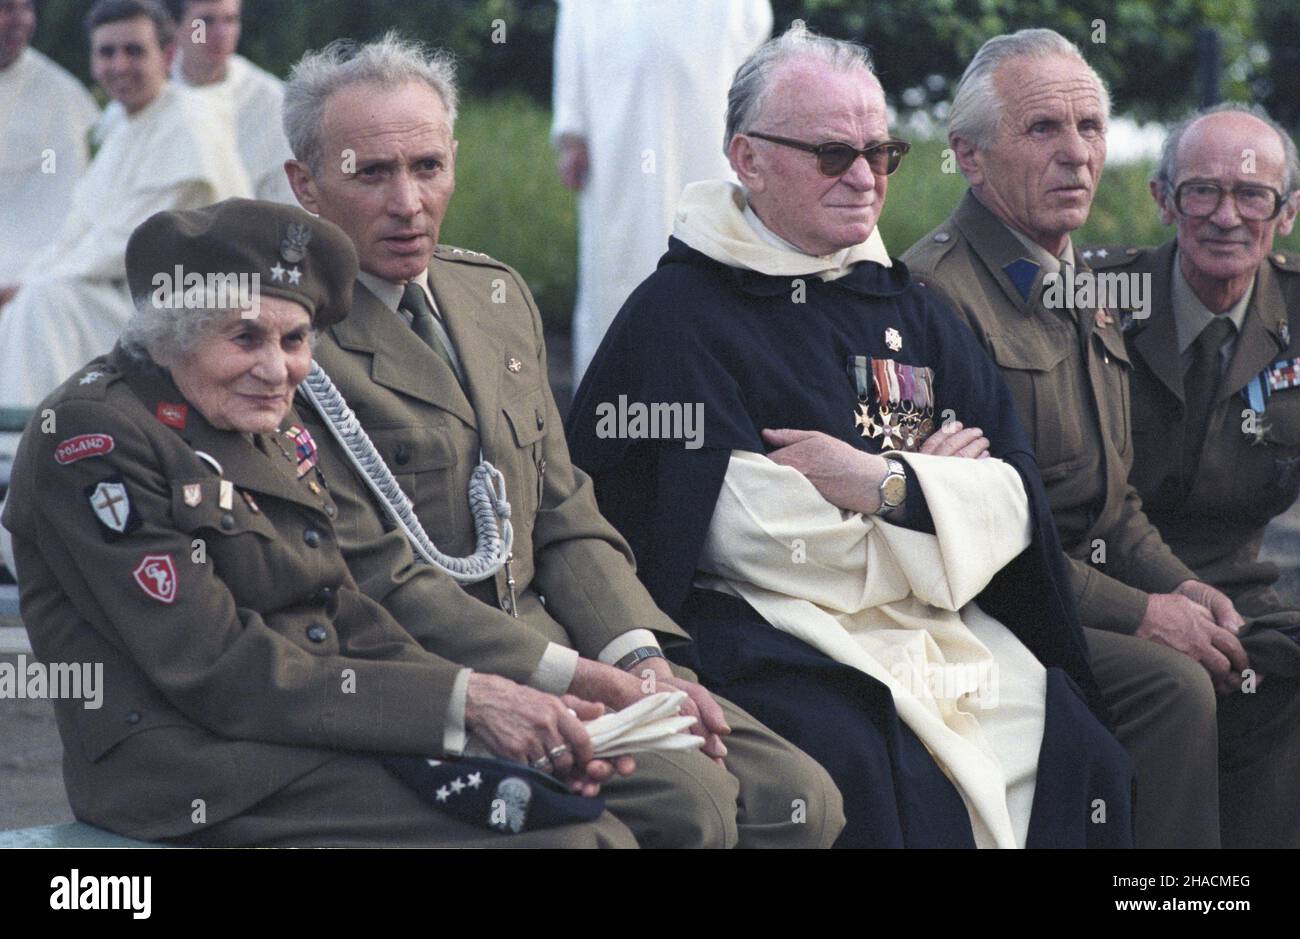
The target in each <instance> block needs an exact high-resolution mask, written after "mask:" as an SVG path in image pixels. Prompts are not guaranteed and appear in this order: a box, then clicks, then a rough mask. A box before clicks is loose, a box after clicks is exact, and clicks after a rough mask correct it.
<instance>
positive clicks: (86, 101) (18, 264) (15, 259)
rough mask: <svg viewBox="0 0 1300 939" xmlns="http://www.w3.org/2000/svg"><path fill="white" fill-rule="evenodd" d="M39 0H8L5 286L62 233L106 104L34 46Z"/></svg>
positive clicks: (2, 129)
mask: <svg viewBox="0 0 1300 939" xmlns="http://www.w3.org/2000/svg"><path fill="white" fill-rule="evenodd" d="M35 32H36V5H35V3H34V2H33V0H0V288H2V287H3V285H5V284H12V283H13V282H14V281H16V280H17V279H18V274H19V273H20V272H21V271H22V269H23V268H24V267H25V266H26V265H27V263H28V262H29V261H30V260H31V258H32V256H33V255H35V254H36V252H37V251H38V250H39V249H40V247H41V246H42V245H45V244H48V243H49V241H50V240H51V239H52V238H53V237H54V236H55V235H56V234H57V233H58V231H59V226H60V225H61V224H62V223H63V219H64V216H66V215H67V213H68V206H69V204H70V203H71V200H72V187H73V186H74V185H76V182H77V180H78V179H80V178H81V174H82V173H84V172H85V171H86V163H87V162H88V161H89V159H90V151H89V148H88V146H87V141H88V137H89V134H90V129H91V127H93V126H94V124H95V121H96V119H97V118H98V117H99V106H98V105H97V104H95V99H94V98H92V97H91V96H90V92H89V91H87V90H86V89H85V87H84V86H83V85H82V84H81V82H79V81H77V79H76V78H74V77H73V76H72V75H70V74H69V73H68V72H66V71H64V70H63V69H62V68H60V67H59V66H58V65H56V64H55V63H54V62H52V61H51V60H50V59H49V58H48V57H46V56H44V55H42V54H41V53H39V52H37V51H36V50H35V49H33V48H31V46H30V43H31V41H32V34H33V33H35Z"/></svg>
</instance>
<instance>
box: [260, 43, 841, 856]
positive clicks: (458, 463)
mask: <svg viewBox="0 0 1300 939" xmlns="http://www.w3.org/2000/svg"><path fill="white" fill-rule="evenodd" d="M456 108H457V92H456V85H455V81H454V76H453V70H452V67H451V63H450V60H449V59H448V58H446V57H444V56H442V55H440V54H435V55H430V54H428V53H426V52H425V51H424V50H423V49H422V48H421V47H419V46H418V45H416V44H414V43H410V42H407V41H404V40H403V39H401V38H400V37H399V36H397V35H395V34H390V35H388V36H386V37H384V38H382V39H381V40H379V41H377V42H373V43H370V44H367V45H357V44H355V43H336V44H334V45H331V46H330V47H328V48H326V49H324V50H323V51H320V52H315V53H309V54H308V55H307V56H305V57H304V58H303V59H302V61H300V62H299V63H298V64H297V66H296V67H295V68H294V70H293V73H292V75H291V77H290V80H289V82H288V85H287V87H286V93H285V110H284V119H285V129H286V133H287V135H288V137H289V140H290V144H291V146H292V148H293V151H294V154H295V156H296V160H294V161H293V162H292V163H290V164H289V165H288V170H289V179H290V182H291V183H292V185H293V188H294V191H295V193H296V194H297V196H298V199H299V201H301V203H302V204H303V206H304V207H305V208H307V209H308V210H309V211H311V212H313V213H315V214H318V215H320V216H322V217H324V218H326V219H328V220H330V221H333V222H335V223H337V224H338V225H339V226H340V227H341V228H342V229H343V230H344V231H345V232H346V233H347V234H348V235H349V237H350V238H351V239H352V242H353V244H354V245H355V247H356V249H357V254H358V256H359V258H360V268H361V270H360V274H359V276H358V279H357V283H356V288H355V291H354V294H353V302H352V306H351V311H350V314H349V316H348V318H347V319H346V320H345V321H343V322H339V323H335V324H333V325H332V326H331V327H330V328H329V329H326V330H323V331H322V333H321V336H320V341H319V345H318V347H317V350H316V354H317V358H318V361H319V362H320V364H321V366H323V368H324V370H325V372H326V373H328V375H329V376H331V378H332V379H333V381H334V382H335V384H336V385H337V388H338V390H339V391H341V392H342V395H343V397H344V398H345V399H346V400H347V402H348V403H349V404H350V405H351V407H352V408H354V409H355V413H356V416H357V417H358V418H359V419H360V424H361V427H362V429H364V430H365V431H366V432H367V433H368V435H369V438H370V440H371V442H372V443H373V445H374V447H375V450H376V451H377V456H378V457H379V458H381V459H380V460H372V461H371V462H370V463H368V464H367V465H368V466H370V467H371V468H372V469H373V468H374V466H376V465H377V464H378V463H379V462H383V463H386V464H387V467H388V468H390V469H391V472H392V474H394V476H395V479H396V483H397V485H398V487H400V492H398V491H393V490H392V489H391V488H390V489H388V490H385V491H384V495H383V498H384V499H385V500H389V499H391V500H392V502H385V504H387V505H388V506H389V507H393V505H394V503H404V508H405V510H406V511H407V513H408V517H411V518H413V519H414V521H415V522H416V523H418V525H419V526H421V527H422V529H423V532H424V536H425V537H427V539H428V540H429V541H430V546H429V547H430V548H433V549H436V550H439V551H441V552H445V553H446V555H450V556H452V557H449V558H447V560H446V563H445V566H446V567H447V568H448V569H449V570H459V569H460V568H462V567H463V565H461V564H460V563H459V562H460V561H461V560H463V558H461V557H459V556H467V555H475V556H476V557H477V556H479V554H480V553H476V550H475V549H476V545H482V542H481V540H480V538H479V534H480V526H479V522H480V519H479V515H478V514H477V511H476V510H475V509H473V508H472V507H471V505H470V501H471V500H470V498H469V497H467V493H468V492H469V491H470V490H471V486H477V484H476V483H474V482H473V479H474V478H475V476H476V474H477V473H479V472H486V473H488V475H489V477H491V476H492V475H493V473H500V475H501V478H503V480H504V487H505V494H506V498H507V499H508V501H509V503H510V506H509V510H508V512H509V522H510V525H511V526H512V530H513V548H512V551H511V553H510V554H509V555H508V556H507V557H506V558H505V563H504V564H503V565H500V566H499V569H497V568H496V567H494V568H491V569H489V570H487V571H485V573H484V575H483V576H478V575H477V574H475V575H473V576H466V577H462V578H461V579H460V580H459V583H460V586H455V589H454V596H452V597H444V598H443V599H442V601H441V602H440V603H438V605H437V606H436V607H431V606H430V604H429V602H428V601H427V599H426V598H424V597H422V596H421V595H420V594H419V593H418V592H413V591H409V590H402V589H399V588H401V587H402V585H403V584H404V583H405V582H406V581H408V580H409V579H410V577H411V576H413V574H412V572H411V571H399V572H394V571H392V570H389V569H386V568H382V567H378V566H375V565H374V564H372V563H370V559H369V558H368V557H367V556H366V555H365V554H364V552H362V551H360V550H358V548H359V546H364V545H365V544H367V543H369V541H370V540H371V539H372V538H373V537H375V536H376V534H378V535H380V536H382V535H383V533H384V532H383V522H382V518H381V516H380V515H379V514H378V513H376V512H375V505H374V504H373V503H372V501H371V500H372V489H371V488H369V485H368V483H367V482H366V480H365V479H364V478H362V476H361V475H360V474H359V473H358V472H356V471H355V470H354V468H353V466H352V465H351V464H349V463H348V462H347V461H346V460H344V459H342V458H341V457H340V456H339V453H338V451H336V450H334V449H333V448H322V451H321V453H322V457H321V461H322V466H323V468H324V469H325V472H326V475H327V477H328V478H329V480H330V487H331V491H332V493H333V495H334V498H335V500H336V503H337V505H338V508H339V512H340V516H339V518H340V521H339V525H338V530H339V533H340V539H341V543H342V547H343V550H344V553H345V556H347V557H348V560H349V565H350V567H351V568H352V570H353V572H354V574H355V575H356V577H357V580H358V582H359V583H360V585H361V587H362V589H363V590H364V591H366V592H367V593H368V594H370V595H371V596H373V597H375V598H377V599H380V600H381V601H382V602H384V603H385V605H386V607H387V608H388V609H389V611H390V612H392V613H393V614H394V615H395V616H396V618H397V620H398V621H399V622H401V623H402V624H403V625H405V626H406V627H407V628H408V629H411V630H413V631H414V634H415V635H416V638H417V639H418V640H419V641H420V642H421V644H422V645H423V646H424V647H425V648H426V649H428V650H429V651H431V652H434V653H436V654H439V655H442V656H443V657H445V658H448V659H450V660H452V661H455V662H459V663H461V664H463V665H466V666H469V667H471V668H474V669H475V670H484V671H488V672H492V673H495V674H498V675H503V676H504V677H506V678H510V679H512V680H514V681H516V682H519V683H520V684H521V685H528V686H531V687H532V688H536V689H540V690H543V691H549V692H552V693H564V692H567V693H571V694H575V695H580V696H582V697H584V698H585V699H586V700H591V701H597V702H599V703H602V704H605V705H607V706H609V707H611V708H612V709H615V710H621V709H623V708H625V707H627V706H629V705H632V704H635V703H637V702H639V701H641V700H642V699H643V698H644V697H645V696H646V695H647V694H650V693H653V692H656V691H672V690H681V691H685V692H686V698H685V701H684V703H683V705H682V711H683V714H684V715H685V716H689V717H691V718H693V719H694V721H695V726H694V733H697V734H698V735H700V736H702V737H703V738H704V740H703V745H702V747H701V748H698V749H696V748H683V749H679V750H677V751H675V752H672V751H663V752H656V753H647V754H642V755H641V756H640V757H639V759H638V767H639V768H638V771H637V772H636V773H635V774H633V775H632V776H630V777H623V778H620V779H618V780H611V781H610V784H609V786H608V787H607V789H606V792H605V794H606V798H607V800H608V801H607V804H608V806H609V809H610V811H611V812H612V813H613V814H614V816H615V817H616V818H618V819H619V820H620V821H622V822H624V823H625V824H626V825H627V826H628V827H629V828H631V830H632V831H633V833H634V834H635V835H636V838H637V841H638V843H639V844H641V845H642V846H643V847H651V846H665V847H669V846H671V847H691V846H707V847H730V846H733V845H736V844H739V845H748V846H771V847H820V846H829V845H830V844H831V843H832V842H833V841H834V840H835V837H836V836H837V835H838V834H839V831H840V829H841V828H842V827H843V814H842V809H841V800H840V795H839V792H838V791H837V790H836V788H835V786H834V784H833V783H832V782H831V780H830V778H829V776H828V775H827V774H826V772H825V771H824V770H823V769H822V768H821V767H820V766H818V765H817V764H816V763H814V762H813V761H812V760H811V759H810V758H809V757H807V756H806V755H804V754H803V753H802V752H800V751H799V750H797V749H795V748H794V747H793V746H791V745H790V744H788V743H786V742H785V741H783V740H781V739H780V738H779V737H777V736H776V735H775V734H773V733H772V732H771V731H769V730H768V729H767V728H765V727H763V726H762V725H761V724H759V723H758V722H757V721H755V720H754V719H753V718H751V717H749V715H747V714H745V713H744V712H743V711H741V710H740V709H739V708H736V707H734V706H732V705H731V704H729V703H728V702H726V701H722V700H715V699H714V698H713V697H712V696H711V695H710V694H709V693H708V692H707V691H706V690H705V689H704V688H703V687H701V686H700V685H699V684H697V683H696V682H695V681H694V680H693V676H692V675H691V674H690V673H689V672H686V671H685V670H682V669H672V668H670V666H669V665H668V662H667V660H666V659H665V658H664V656H663V651H662V648H661V642H662V643H663V644H664V645H670V644H680V643H682V642H684V641H685V640H686V636H685V634H684V633H683V632H682V630H681V629H680V628H679V627H678V626H677V625H676V624H675V623H673V622H672V620H670V619H669V618H668V617H667V616H665V615H664V614H663V612H661V611H660V610H659V609H658V608H657V607H656V606H655V604H654V601H653V600H652V599H651V598H650V596H649V595H648V594H647V593H646V591H645V589H644V588H643V587H642V586H641V585H640V583H639V582H638V581H637V579H636V574H635V571H634V568H633V565H632V560H631V551H630V550H629V549H628V547H627V544H626V543H625V542H624V541H623V539H622V538H621V537H619V535H618V533H617V532H616V531H615V530H614V528H613V526H611V525H610V524H609V523H608V522H607V521H605V519H604V518H603V517H602V516H601V515H600V512H599V510H598V509H597V508H596V503H595V499H594V498H593V496H592V492H591V483H590V481H589V480H588V479H587V477H586V476H585V475H584V474H583V473H581V472H580V471H578V470H576V469H574V467H573V466H572V464H571V463H570V461H569V454H568V449H567V447H566V444H565V441H564V434H563V431H562V428H561V422H560V417H559V414H558V411H557V409H556V406H555V401H554V398H553V397H552V395H551V390H550V387H549V384H548V380H547V367H546V349H545V346H544V344H543V341H542V321H541V317H540V315H539V313H538V311H537V307H536V305H535V304H534V302H533V299H532V296H531V294H530V293H529V291H528V288H527V286H526V285H525V284H524V282H523V280H522V279H521V278H520V277H519V275H518V274H517V273H516V272H515V271H514V270H513V269H512V268H510V267H509V266H507V265H506V264H503V263H502V262H500V261H497V260H494V259H492V258H490V257H487V256H486V255H484V254H480V253H479V252H477V251H471V250H468V249H464V248H454V247H450V246H447V245H442V244H440V243H439V230H440V227H441V225H442V221H443V217H444V215H445V214H446V211H447V205H448V203H449V201H450V199H451V196H452V192H453V190H454V188H455V166H456V151H457V144H456V140H455V138H454V137H453V128H454V126H455V120H456ZM502 171H503V172H505V171H507V170H506V168H505V166H504V164H503V167H502ZM308 423H309V426H310V427H311V428H312V429H313V431H314V433H315V435H316V436H317V437H320V436H322V435H329V434H331V433H332V432H333V431H332V430H331V426H329V422H328V421H326V420H324V419H322V418H320V417H319V416H317V417H315V418H314V419H311V420H309V421H308ZM482 462H486V463H488V464H490V465H491V469H484V470H481V471H480V470H478V469H477V467H479V466H480V465H482ZM498 497H499V492H498V493H496V494H491V493H484V494H481V495H480V496H475V497H473V498H474V499H475V500H476V501H477V502H478V503H480V504H493V503H495V502H496V500H497V498H498ZM374 498H378V496H377V495H376V496H374ZM408 527H410V530H411V531H412V533H414V532H415V529H414V527H413V526H408ZM391 537H393V538H398V539H401V538H403V537H405V535H404V534H402V533H399V532H397V531H393V532H391ZM416 539H417V540H421V536H420V535H418V534H417V535H416ZM431 556H434V557H436V555H433V554H432V553H431ZM438 563H439V564H440V565H441V564H443V562H442V561H441V560H439V562H438ZM442 576H443V580H444V581H447V575H445V574H444V575H442ZM447 582H449V581H447ZM489 640H491V641H489ZM524 691H529V689H528V688H523V689H521V693H522V692H524ZM471 716H472V715H471V714H470V713H469V712H467V713H466V718H467V719H469V718H470V717H471ZM724 741H725V742H724ZM565 750H566V747H565V745H564V742H563V741H562V740H561V739H560V738H559V737H556V738H555V739H553V740H551V741H547V742H546V745H545V746H543V747H539V748H536V749H534V750H533V751H531V752H528V753H526V754H525V756H526V758H527V759H528V760H529V761H530V762H532V763H533V764H534V765H535V766H537V767H539V768H542V769H546V768H548V767H549V766H550V765H551V763H552V761H555V762H557V763H558V762H559V761H560V760H561V759H564V760H567V759H568V757H566V756H563V754H564V752H565Z"/></svg>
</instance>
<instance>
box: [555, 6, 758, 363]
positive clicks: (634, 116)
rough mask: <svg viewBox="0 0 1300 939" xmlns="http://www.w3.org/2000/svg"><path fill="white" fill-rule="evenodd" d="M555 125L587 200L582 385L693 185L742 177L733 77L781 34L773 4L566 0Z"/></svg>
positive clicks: (559, 29) (575, 183)
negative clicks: (733, 139)
mask: <svg viewBox="0 0 1300 939" xmlns="http://www.w3.org/2000/svg"><path fill="white" fill-rule="evenodd" d="M559 6H560V9H559V20H558V22H557V25H556V35H555V88H554V112H555V113H554V121H553V125H552V128H551V140H552V142H553V143H554V144H555V146H556V148H557V150H558V152H559V171H560V178H561V181H562V182H563V183H564V185H565V186H567V187H568V188H570V189H573V190H576V191H578V193H579V196H578V295H577V300H576V303H575V308H574V312H573V383H574V386H575V387H576V386H577V384H578V382H579V381H580V380H581V379H582V375H583V373H584V372H585V371H586V370H587V365H588V364H589V363H590V362H591V358H592V356H593V355H595V353H596V348H597V347H598V346H599V345H600V340H601V339H602V338H604V335H605V330H606V329H607V328H608V326H609V324H610V322H611V321H612V320H613V319H614V314H615V313H617V312H618V310H619V308H620V307H621V306H622V305H623V301H625V300H626V299H627V298H628V295H629V294H630V293H631V292H632V290H633V288H635V287H636V286H637V284H639V283H641V281H643V280H645V278H646V277H648V276H649V275H650V274H651V273H652V272H653V271H654V269H655V264H656V263H657V262H658V261H659V258H660V256H662V255H663V253H664V252H665V251H666V250H667V248H668V235H669V234H670V233H671V232H672V228H673V213H674V211H675V210H676V206H677V197H678V195H679V194H680V193H681V191H682V189H683V187H685V186H686V184H687V183H692V182H696V181H698V180H703V179H719V178H734V177H732V174H731V167H730V165H729V164H728V162H727V155H726V153H725V147H724V144H725V141H724V140H723V133H724V130H725V119H724V118H725V115H724V111H725V107H726V100H727V88H728V87H729V86H730V84H731V79H732V76H733V75H734V74H735V72H736V69H737V68H738V67H739V66H740V63H741V62H743V61H744V60H745V59H746V58H747V57H748V56H749V54H750V53H751V52H753V51H754V50H755V49H757V48H758V47H759V45H761V44H762V43H763V42H764V41H765V40H766V39H767V38H768V36H769V35H770V34H771V32H772V8H771V5H770V4H769V3H768V0H655V2H654V3H645V2H639V0H559Z"/></svg>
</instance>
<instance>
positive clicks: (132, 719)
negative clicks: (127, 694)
mask: <svg viewBox="0 0 1300 939" xmlns="http://www.w3.org/2000/svg"><path fill="white" fill-rule="evenodd" d="M126 722H127V723H128V724H138V723H140V712H139V711H127V712H126Z"/></svg>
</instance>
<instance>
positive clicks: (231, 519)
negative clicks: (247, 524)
mask: <svg viewBox="0 0 1300 939" xmlns="http://www.w3.org/2000/svg"><path fill="white" fill-rule="evenodd" d="M221 527H222V528H223V529H225V530H226V531H231V530H232V529H233V528H234V527H235V516H233V515H231V514H230V513H229V512H227V513H225V514H224V515H222V516H221Z"/></svg>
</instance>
